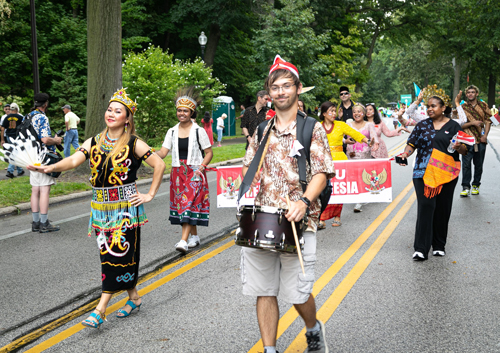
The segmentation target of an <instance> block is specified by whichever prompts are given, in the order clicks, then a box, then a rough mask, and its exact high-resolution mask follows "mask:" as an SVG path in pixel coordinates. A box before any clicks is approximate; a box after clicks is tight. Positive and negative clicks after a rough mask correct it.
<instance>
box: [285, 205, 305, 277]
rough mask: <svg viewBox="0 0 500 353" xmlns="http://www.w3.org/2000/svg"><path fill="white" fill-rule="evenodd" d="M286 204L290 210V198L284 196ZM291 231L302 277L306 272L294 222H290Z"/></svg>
mask: <svg viewBox="0 0 500 353" xmlns="http://www.w3.org/2000/svg"><path fill="white" fill-rule="evenodd" d="M286 203H287V205H288V209H290V198H289V197H288V195H286ZM292 230H293V238H294V239H295V245H296V246H297V253H298V254H299V262H300V267H301V268H302V273H303V274H304V276H305V275H306V271H305V270H304V261H303V260H302V251H301V250H300V244H299V237H298V236H297V229H295V222H294V221H292Z"/></svg>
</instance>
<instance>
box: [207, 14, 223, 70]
mask: <svg viewBox="0 0 500 353" xmlns="http://www.w3.org/2000/svg"><path fill="white" fill-rule="evenodd" d="M219 39H220V26H219V25H218V24H216V23H213V24H211V25H210V33H209V35H208V39H207V47H206V50H205V64H206V65H207V66H212V65H213V64H214V59H215V52H216V51H217V45H218V44H219Z"/></svg>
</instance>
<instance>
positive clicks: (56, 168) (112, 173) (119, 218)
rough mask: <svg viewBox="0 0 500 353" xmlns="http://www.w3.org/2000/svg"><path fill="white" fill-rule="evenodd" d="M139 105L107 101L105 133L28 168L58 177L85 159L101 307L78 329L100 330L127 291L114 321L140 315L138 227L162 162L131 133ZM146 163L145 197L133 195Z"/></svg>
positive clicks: (121, 94) (122, 96) (120, 98)
mask: <svg viewBox="0 0 500 353" xmlns="http://www.w3.org/2000/svg"><path fill="white" fill-rule="evenodd" d="M136 108H137V104H136V103H135V102H134V101H133V100H131V99H130V98H129V97H128V96H127V93H126V92H125V89H121V90H118V91H117V92H116V93H115V94H114V95H113V97H111V99H110V101H109V105H108V109H107V110H106V113H105V114H104V121H105V124H106V128H105V129H104V130H103V131H102V132H101V133H99V134H98V135H96V136H94V137H92V138H89V139H87V140H86V141H85V142H84V143H83V145H82V147H81V148H80V149H79V150H78V151H77V152H75V153H74V154H73V155H71V156H70V157H68V158H65V159H63V160H62V161H60V162H58V163H56V164H52V165H49V166H41V167H34V166H30V167H29V168H28V169H30V170H31V171H32V173H38V174H41V175H45V174H42V173H49V172H61V171H65V170H70V169H74V168H76V167H77V166H79V165H80V164H82V163H84V162H85V161H86V160H87V159H88V160H89V166H90V172H91V175H90V184H91V185H92V189H93V197H92V202H91V213H90V221H89V232H88V235H89V236H90V235H91V234H92V231H94V232H95V235H96V237H97V244H98V246H99V253H100V260H101V271H102V294H101V299H100V300H99V303H98V304H97V307H96V308H95V310H94V311H93V312H92V313H91V314H90V316H89V317H88V318H87V319H85V320H84V321H82V325H84V326H87V327H91V328H99V327H100V326H101V325H102V324H103V322H104V320H106V308H107V307H108V304H109V301H110V300H111V297H112V295H113V293H117V292H120V291H123V290H126V291H127V293H128V296H129V300H128V301H127V303H126V304H125V306H124V307H123V308H121V309H120V310H118V314H117V315H116V316H117V317H118V318H125V317H128V316H129V315H130V314H131V312H132V311H133V310H135V309H137V310H139V309H140V307H141V305H142V298H141V297H140V296H139V293H138V292H137V280H138V279H139V260H140V244H141V226H142V225H144V224H145V223H146V222H147V221H148V219H147V217H146V213H145V212H144V205H143V204H144V203H147V202H150V201H151V200H152V199H153V198H154V197H155V195H156V193H157V191H158V189H159V188H160V185H161V180H162V177H163V171H164V170H165V163H163V161H162V160H161V159H160V158H159V157H158V156H157V155H156V154H155V153H154V152H153V150H152V149H151V148H150V147H149V146H148V145H147V144H146V143H145V142H144V141H142V140H141V139H139V138H138V137H137V135H136V134H135V124H134V113H135V112H136ZM143 161H145V162H146V163H147V164H148V165H150V166H151V167H153V169H154V172H153V181H152V183H151V187H150V188H149V191H148V193H146V194H142V193H140V192H139V191H138V190H137V185H136V183H135V181H136V180H137V170H138V169H139V167H140V166H141V164H142V162H143Z"/></svg>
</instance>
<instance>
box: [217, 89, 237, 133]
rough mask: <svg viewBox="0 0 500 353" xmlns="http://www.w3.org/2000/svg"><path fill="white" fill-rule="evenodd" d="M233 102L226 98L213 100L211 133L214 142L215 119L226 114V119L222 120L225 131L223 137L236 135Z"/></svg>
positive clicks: (231, 99)
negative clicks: (212, 133)
mask: <svg viewBox="0 0 500 353" xmlns="http://www.w3.org/2000/svg"><path fill="white" fill-rule="evenodd" d="M234 108H235V107H234V100H233V98H231V97H228V96H220V97H217V98H214V102H213V105H212V119H213V120H214V122H213V124H212V131H213V132H214V134H215V136H214V140H217V118H220V117H221V115H222V114H223V113H226V115H227V118H226V119H225V120H224V127H225V128H226V131H225V132H224V136H235V135H236V112H235V110H234Z"/></svg>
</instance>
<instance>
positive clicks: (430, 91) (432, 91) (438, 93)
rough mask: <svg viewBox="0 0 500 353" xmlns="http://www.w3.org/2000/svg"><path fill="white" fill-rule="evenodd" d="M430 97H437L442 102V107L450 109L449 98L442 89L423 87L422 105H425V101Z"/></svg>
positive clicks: (432, 86)
mask: <svg viewBox="0 0 500 353" xmlns="http://www.w3.org/2000/svg"><path fill="white" fill-rule="evenodd" d="M432 96H435V97H439V98H441V99H442V101H443V102H444V105H445V106H447V107H451V100H450V96H448V95H447V94H446V93H445V92H444V90H443V89H441V88H437V85H428V86H427V87H425V91H424V104H425V105H427V101H428V100H429V98H431V97H432Z"/></svg>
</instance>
